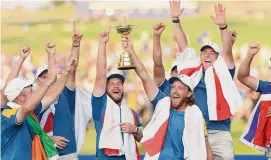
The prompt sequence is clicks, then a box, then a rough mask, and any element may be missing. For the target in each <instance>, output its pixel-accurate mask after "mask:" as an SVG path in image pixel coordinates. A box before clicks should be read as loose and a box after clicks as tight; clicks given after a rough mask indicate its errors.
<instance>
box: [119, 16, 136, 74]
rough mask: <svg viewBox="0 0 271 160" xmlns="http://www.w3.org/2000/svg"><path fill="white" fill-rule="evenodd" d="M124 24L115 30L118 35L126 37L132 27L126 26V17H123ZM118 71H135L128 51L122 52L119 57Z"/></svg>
mask: <svg viewBox="0 0 271 160" xmlns="http://www.w3.org/2000/svg"><path fill="white" fill-rule="evenodd" d="M123 20H124V23H123V24H121V25H118V26H116V30H117V32H118V34H121V35H124V36H127V35H128V34H130V33H131V32H132V29H133V27H134V26H133V25H130V24H126V17H123ZM118 69H119V70H130V69H135V66H134V63H133V59H132V57H131V54H130V53H129V52H128V51H123V52H122V54H121V55H120V62H119V65H118Z"/></svg>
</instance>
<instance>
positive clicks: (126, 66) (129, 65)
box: [118, 51, 136, 70]
mask: <svg viewBox="0 0 271 160" xmlns="http://www.w3.org/2000/svg"><path fill="white" fill-rule="evenodd" d="M135 68H136V67H135V66H134V63H133V60H132V57H131V55H130V53H129V52H127V51H125V52H123V53H122V54H121V56H120V62H119V66H118V69H119V70H131V69H135Z"/></svg>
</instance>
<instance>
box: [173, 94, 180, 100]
mask: <svg viewBox="0 0 271 160" xmlns="http://www.w3.org/2000/svg"><path fill="white" fill-rule="evenodd" d="M172 98H173V99H174V100H177V99H178V98H180V97H179V96H178V95H175V94H174V95H172Z"/></svg>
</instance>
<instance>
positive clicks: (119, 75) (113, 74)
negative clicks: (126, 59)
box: [107, 71, 125, 83]
mask: <svg viewBox="0 0 271 160" xmlns="http://www.w3.org/2000/svg"><path fill="white" fill-rule="evenodd" d="M112 78H118V79H120V80H121V81H122V83H124V81H125V77H124V75H123V72H121V71H112V72H110V73H109V74H108V75H107V81H109V80H110V79H112Z"/></svg>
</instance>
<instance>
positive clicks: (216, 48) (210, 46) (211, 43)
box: [200, 42, 221, 54]
mask: <svg viewBox="0 0 271 160" xmlns="http://www.w3.org/2000/svg"><path fill="white" fill-rule="evenodd" d="M205 48H212V49H213V50H214V51H215V52H216V53H218V54H221V50H220V48H219V46H218V45H217V44H216V43H214V42H207V43H205V44H204V45H203V46H202V47H201V49H200V51H201V52H202V51H203V50H204V49H205Z"/></svg>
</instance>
